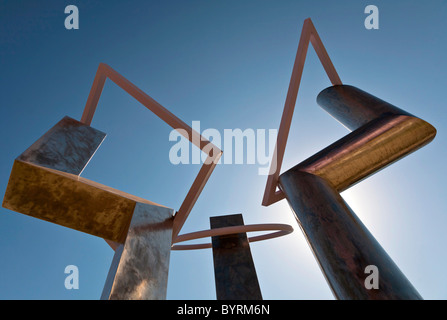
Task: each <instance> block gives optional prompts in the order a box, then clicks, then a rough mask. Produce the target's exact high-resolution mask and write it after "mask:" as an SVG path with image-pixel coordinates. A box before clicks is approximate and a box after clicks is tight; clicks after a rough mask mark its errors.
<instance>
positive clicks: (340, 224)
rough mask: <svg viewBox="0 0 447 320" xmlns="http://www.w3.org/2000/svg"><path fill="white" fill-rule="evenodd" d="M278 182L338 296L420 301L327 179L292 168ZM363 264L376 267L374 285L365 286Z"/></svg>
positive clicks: (343, 297)
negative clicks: (375, 287) (370, 286)
mask: <svg viewBox="0 0 447 320" xmlns="http://www.w3.org/2000/svg"><path fill="white" fill-rule="evenodd" d="M279 186H280V188H281V190H282V191H283V192H284V193H285V195H286V198H287V200H288V202H289V204H290V206H291V207H292V209H293V211H294V213H295V217H296V219H297V221H298V224H299V225H300V227H301V229H302V231H303V232H304V235H305V236H306V238H307V241H308V242H309V245H310V247H311V249H312V251H313V253H314V255H315V257H316V259H317V261H318V263H319V265H320V267H321V270H322V271H323V274H324V275H325V277H326V280H327V281H328V283H329V286H330V288H331V289H332V292H333V294H334V295H335V297H336V298H337V299H374V300H376V299H377V300H379V299H422V297H421V296H420V295H419V293H418V292H417V291H416V289H415V288H414V287H413V286H412V284H411V283H410V282H409V281H408V279H407V278H406V277H405V275H404V274H403V273H402V272H401V271H400V270H399V268H398V267H397V266H396V264H395V263H394V262H393V260H391V258H390V257H389V256H388V254H387V253H386V252H385V250H384V249H383V248H382V247H381V246H380V244H379V243H378V242H377V241H376V239H375V238H374V237H373V236H372V235H371V233H370V232H369V231H368V229H367V228H366V227H365V226H364V225H363V223H362V222H361V221H360V220H359V219H358V217H357V216H356V215H355V213H354V212H353V211H352V210H351V209H350V208H349V206H348V205H347V204H346V202H345V201H344V200H343V198H342V197H341V196H340V194H339V193H338V192H337V191H336V190H334V188H333V187H332V186H330V184H329V183H328V182H327V181H326V180H324V179H323V178H320V177H318V176H316V175H313V174H310V173H307V172H302V171H300V170H297V169H291V170H289V171H287V172H285V173H283V174H282V175H281V176H280V178H279ZM368 266H375V267H377V270H378V275H377V276H378V279H377V280H378V285H379V286H378V289H374V288H369V289H368V284H367V282H368V279H367V278H368V276H369V273H367V272H366V271H367V269H366V268H367V267H368Z"/></svg>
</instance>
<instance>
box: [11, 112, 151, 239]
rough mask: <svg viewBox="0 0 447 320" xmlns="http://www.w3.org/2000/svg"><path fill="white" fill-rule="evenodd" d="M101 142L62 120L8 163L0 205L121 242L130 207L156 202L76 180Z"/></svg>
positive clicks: (100, 136) (97, 134) (89, 130)
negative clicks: (10, 163)
mask: <svg viewBox="0 0 447 320" xmlns="http://www.w3.org/2000/svg"><path fill="white" fill-rule="evenodd" d="M103 139H104V134H103V133H101V132H100V131H98V130H96V129H93V128H90V127H88V126H87V125H85V124H82V123H80V122H78V121H76V120H74V119H71V118H68V117H65V118H64V119H62V121H60V122H59V123H58V124H57V125H56V126H55V127H53V128H52V129H50V130H49V131H48V132H47V133H46V134H44V135H43V136H42V138H40V139H39V140H38V141H37V142H36V143H34V144H33V145H32V146H31V147H30V148H29V149H27V150H26V151H25V152H24V153H23V154H22V155H20V156H19V157H18V158H17V159H16V160H15V161H14V164H13V168H12V171H11V175H10V178H9V182H8V186H7V189H6V192H5V196H4V198H3V207H5V208H7V209H10V210H14V211H16V212H20V213H23V214H27V215H30V216H32V217H35V218H39V219H43V220H46V221H49V222H53V223H56V224H59V225H62V226H65V227H68V228H72V229H75V230H79V231H82V232H86V233H89V234H92V235H96V236H98V237H101V238H104V239H107V240H111V241H114V242H118V243H123V242H124V239H125V238H126V234H127V230H128V227H129V225H130V220H131V219H132V213H133V212H134V209H135V205H136V204H137V203H146V204H153V205H157V204H156V203H154V202H151V201H148V200H146V199H142V198H139V197H136V196H133V195H130V194H128V193H125V192H122V191H119V190H116V189H113V188H110V187H108V186H105V185H102V184H100V183H97V182H94V181H91V180H88V179H85V178H82V177H79V176H78V174H79V173H80V172H81V171H82V169H83V168H84V167H85V165H86V164H87V163H88V161H89V160H90V158H91V157H92V156H93V154H94V153H95V151H96V148H98V147H99V144H100V142H101V141H102V140H103ZM53 166H54V167H53ZM72 173H76V174H72Z"/></svg>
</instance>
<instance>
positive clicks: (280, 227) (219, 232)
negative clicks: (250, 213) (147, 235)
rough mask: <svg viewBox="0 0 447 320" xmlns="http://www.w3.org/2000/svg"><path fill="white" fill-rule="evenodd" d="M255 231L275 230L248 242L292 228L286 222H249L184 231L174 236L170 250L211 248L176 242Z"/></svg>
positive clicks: (287, 231)
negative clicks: (240, 224)
mask: <svg viewBox="0 0 447 320" xmlns="http://www.w3.org/2000/svg"><path fill="white" fill-rule="evenodd" d="M256 231H276V232H272V233H267V234H264V235H260V236H255V237H250V238H248V241H249V242H255V241H261V240H267V239H272V238H277V237H281V236H284V235H286V234H289V233H291V232H292V231H293V228H292V226H290V225H288V224H280V223H268V224H249V225H242V226H232V227H222V228H216V229H209V230H202V231H196V232H191V233H185V234H182V235H179V236H178V237H177V238H175V239H174V241H173V245H172V247H171V250H195V249H206V248H211V243H200V244H183V245H176V243H179V242H184V241H189V240H195V239H200V238H206V237H214V236H223V235H229V234H235V233H245V232H256Z"/></svg>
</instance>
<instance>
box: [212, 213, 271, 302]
mask: <svg viewBox="0 0 447 320" xmlns="http://www.w3.org/2000/svg"><path fill="white" fill-rule="evenodd" d="M210 224H211V228H212V229H216V228H223V227H230V226H240V225H243V224H244V221H243V218H242V215H241V214H234V215H226V216H218V217H210ZM211 239H212V248H213V261H214V275H215V282H216V295H217V299H218V300H262V294H261V289H260V287H259V282H258V277H257V275H256V269H255V265H254V262H253V258H252V255H251V251H250V245H249V243H248V239H247V234H246V233H237V234H229V235H220V236H213V237H212V238H211Z"/></svg>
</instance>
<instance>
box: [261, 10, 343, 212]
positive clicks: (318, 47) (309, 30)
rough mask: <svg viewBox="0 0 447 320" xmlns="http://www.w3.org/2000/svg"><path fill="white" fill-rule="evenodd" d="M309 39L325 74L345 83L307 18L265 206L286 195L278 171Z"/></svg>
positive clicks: (263, 201)
mask: <svg viewBox="0 0 447 320" xmlns="http://www.w3.org/2000/svg"><path fill="white" fill-rule="evenodd" d="M309 42H310V43H312V46H313V47H314V49H315V52H316V53H317V55H318V58H319V59H320V62H321V64H322V65H323V68H324V70H325V71H326V74H327V75H328V77H329V80H330V81H331V83H332V85H340V84H342V82H341V80H340V78H339V76H338V74H337V71H336V70H335V68H334V66H333V64H332V62H331V59H330V58H329V55H328V54H327V52H326V49H325V47H324V45H323V43H322V42H321V39H320V37H319V35H318V33H317V30H316V29H315V26H314V25H313V23H312V20H311V19H310V18H308V19H306V20H304V24H303V29H302V31H301V37H300V41H299V44H298V50H297V54H296V58H295V63H294V65H293V70H292V76H291V79H290V83H289V89H288V92H287V97H286V102H285V104H284V111H283V114H282V117H281V123H280V125H279V129H278V137H277V140H276V145H275V150H274V153H273V158H272V162H271V164H270V171H269V175H268V178H267V183H266V186H265V191H264V198H263V200H262V205H263V206H269V205H271V204H273V203H275V202H278V201H280V200H282V199H284V197H285V196H284V194H283V192H282V191H281V190H278V191H277V190H276V188H277V186H278V179H279V174H280V171H281V165H282V162H283V158H284V151H285V149H286V144H287V138H288V136H289V130H290V125H291V123H292V117H293V111H294V109H295V104H296V98H297V95H298V90H299V87H300V82H301V77H302V74H303V68H304V63H305V61H306V54H307V49H308V47H309Z"/></svg>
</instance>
